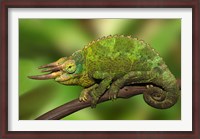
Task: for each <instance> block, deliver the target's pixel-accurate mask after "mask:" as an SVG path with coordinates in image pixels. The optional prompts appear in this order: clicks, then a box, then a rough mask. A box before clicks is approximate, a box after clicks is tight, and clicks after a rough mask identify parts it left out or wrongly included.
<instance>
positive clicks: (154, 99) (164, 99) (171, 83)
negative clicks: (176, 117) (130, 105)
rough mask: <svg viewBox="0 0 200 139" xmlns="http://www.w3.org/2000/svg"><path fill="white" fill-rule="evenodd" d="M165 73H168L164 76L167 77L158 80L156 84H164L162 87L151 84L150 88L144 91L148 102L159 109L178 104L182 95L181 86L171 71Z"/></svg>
mask: <svg viewBox="0 0 200 139" xmlns="http://www.w3.org/2000/svg"><path fill="white" fill-rule="evenodd" d="M164 74H166V75H164V76H162V77H167V78H160V79H159V80H157V81H156V85H158V86H162V87H163V88H162V89H161V88H160V87H156V86H152V85H149V86H147V87H148V89H149V90H148V91H147V92H144V100H145V101H146V103H147V104H149V105H150V106H152V107H155V108H158V109H166V108H170V107H172V106H173V105H174V104H176V102H177V100H178V98H179V95H180V90H179V86H178V84H177V81H176V79H175V78H174V76H173V75H172V74H171V72H170V71H168V72H165V73H164ZM161 83H162V84H161Z"/></svg>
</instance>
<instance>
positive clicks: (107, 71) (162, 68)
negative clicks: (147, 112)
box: [47, 35, 180, 109]
mask: <svg viewBox="0 0 200 139" xmlns="http://www.w3.org/2000/svg"><path fill="white" fill-rule="evenodd" d="M56 65H62V66H61V67H62V68H61V70H59V71H55V72H53V74H54V75H52V73H51V76H53V77H52V78H55V80H56V81H57V82H59V83H61V84H65V85H80V86H83V87H84V88H85V89H84V90H83V91H82V93H81V95H80V97H79V99H80V101H86V100H87V97H88V95H90V96H92V107H95V105H96V103H97V101H98V99H99V98H100V97H101V96H102V95H103V94H104V92H105V91H106V90H107V89H108V91H109V97H110V98H111V99H115V98H116V97H117V93H118V92H119V89H120V88H122V87H123V86H124V85H127V84H130V83H137V84H138V83H145V84H149V85H147V89H148V91H147V92H144V100H145V101H146V102H147V103H148V104H149V105H151V106H153V107H155V108H159V109H163V108H169V107H171V106H173V105H174V104H175V103H176V101H177V99H178V97H179V93H180V92H179V88H178V85H177V83H176V79H175V77H174V76H173V74H172V73H171V72H170V71H169V69H168V68H167V66H166V65H165V63H164V61H163V59H162V58H161V57H160V56H159V54H158V53H157V52H155V50H154V49H153V48H151V47H150V46H149V45H148V44H147V43H145V42H143V41H141V40H138V39H136V38H132V37H131V36H123V35H121V36H118V35H115V36H108V37H104V38H101V39H98V40H96V41H93V42H91V43H89V44H88V45H87V46H85V47H84V48H83V50H79V51H77V52H75V53H74V54H73V55H72V56H70V57H69V58H62V59H61V60H59V62H58V61H57V63H56ZM70 65H71V66H70ZM47 67H48V66H47ZM69 67H70V69H69ZM63 69H67V71H66V70H63ZM152 84H153V85H154V86H153V85H152ZM89 92H91V93H89Z"/></svg>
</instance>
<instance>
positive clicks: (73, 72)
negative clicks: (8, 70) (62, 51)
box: [28, 56, 83, 85]
mask: <svg viewBox="0 0 200 139" xmlns="http://www.w3.org/2000/svg"><path fill="white" fill-rule="evenodd" d="M39 69H43V70H42V72H49V73H48V74H44V75H36V76H28V77H29V78H31V79H37V80H46V79H55V81H57V82H59V83H62V84H66V85H76V84H77V85H78V84H79V78H81V76H82V71H83V70H82V69H83V68H82V63H81V62H80V59H76V57H73V56H71V57H69V58H66V57H64V58H60V59H59V60H57V61H56V62H53V63H50V64H47V65H43V66H40V67H39Z"/></svg>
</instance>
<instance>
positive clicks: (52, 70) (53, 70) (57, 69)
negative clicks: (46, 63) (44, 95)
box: [42, 65, 62, 72]
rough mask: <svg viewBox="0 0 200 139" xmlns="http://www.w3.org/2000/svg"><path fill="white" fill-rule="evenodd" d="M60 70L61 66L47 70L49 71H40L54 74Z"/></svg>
mask: <svg viewBox="0 0 200 139" xmlns="http://www.w3.org/2000/svg"><path fill="white" fill-rule="evenodd" d="M61 69H62V65H60V66H56V67H52V68H49V69H44V70H42V72H55V71H59V70H61Z"/></svg>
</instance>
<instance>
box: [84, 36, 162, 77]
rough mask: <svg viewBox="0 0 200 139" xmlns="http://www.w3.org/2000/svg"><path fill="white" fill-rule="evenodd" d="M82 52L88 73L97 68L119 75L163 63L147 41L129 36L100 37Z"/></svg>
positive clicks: (145, 69)
mask: <svg viewBox="0 0 200 139" xmlns="http://www.w3.org/2000/svg"><path fill="white" fill-rule="evenodd" d="M84 52H85V58H86V61H85V62H86V67H87V70H88V72H90V73H93V72H95V71H97V70H99V71H101V72H109V73H116V74H117V75H119V74H125V73H127V72H129V71H149V70H151V69H152V68H153V67H154V66H155V67H156V66H158V64H159V65H162V64H164V62H163V60H162V58H160V56H159V55H158V54H157V53H156V52H155V51H154V49H152V48H151V47H150V46H149V45H148V44H147V43H145V42H143V41H141V40H138V39H136V38H131V37H124V36H109V37H106V38H102V39H100V40H97V41H94V42H93V43H91V44H89V45H88V46H87V47H85V48H84Z"/></svg>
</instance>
